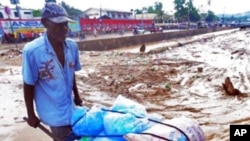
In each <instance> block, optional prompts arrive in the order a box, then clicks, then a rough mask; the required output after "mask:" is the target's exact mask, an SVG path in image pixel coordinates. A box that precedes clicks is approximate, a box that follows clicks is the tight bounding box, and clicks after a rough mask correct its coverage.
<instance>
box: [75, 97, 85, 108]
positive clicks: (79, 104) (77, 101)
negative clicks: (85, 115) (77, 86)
mask: <svg viewBox="0 0 250 141" xmlns="http://www.w3.org/2000/svg"><path fill="white" fill-rule="evenodd" d="M74 102H75V104H76V105H77V106H83V105H82V100H81V99H80V98H77V97H76V98H75V99H74Z"/></svg>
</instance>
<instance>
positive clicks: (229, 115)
mask: <svg viewBox="0 0 250 141" xmlns="http://www.w3.org/2000/svg"><path fill="white" fill-rule="evenodd" d="M249 36H250V30H248V29H246V30H233V31H228V32H225V33H223V34H209V35H202V36H195V37H190V38H185V39H176V40H172V41H162V42H159V43H157V44H146V52H144V53H140V52H139V47H140V46H138V47H136V46H134V47H133V48H127V49H124V48H123V49H119V50H112V51H104V52H96V51H91V52H86V51H82V52H80V57H81V63H82V66H83V67H82V70H81V71H79V72H77V85H78V89H79V92H80V94H81V98H82V99H83V100H84V102H85V104H86V105H87V106H91V105H94V104H100V105H104V106H111V105H112V104H113V102H114V101H115V99H116V98H117V96H118V95H123V96H124V97H127V98H129V99H131V100H134V101H136V102H138V103H140V104H143V105H144V106H145V107H146V109H147V112H149V113H157V114H160V115H162V116H164V118H166V119H172V118H177V117H181V116H185V117H188V118H192V119H195V120H197V121H198V122H199V123H200V125H201V128H202V129H203V131H204V133H205V136H206V140H209V141H228V140H229V125H230V124H248V123H249V122H250V100H249V94H250V83H249V79H248V77H247V76H248V75H249V74H250V71H248V69H247V67H248V64H249V61H248V54H250V38H249ZM190 40H192V41H190ZM185 42H188V43H185ZM174 44H178V45H174ZM0 65H1V66H0V67H1V69H0V78H1V80H4V81H1V83H0V86H1V88H3V87H4V88H5V89H4V91H5V94H6V93H9V94H11V93H13V91H14V92H19V93H21V92H22V80H21V57H20V55H16V54H15V53H14V52H9V54H8V53H5V54H4V55H1V60H0ZM14 77H17V78H18V79H13V78H14ZM227 77H229V78H230V80H231V81H232V84H233V85H234V87H235V88H236V89H238V90H239V91H240V92H241V94H239V95H228V94H226V92H225V90H224V89H223V87H222V83H224V82H225V79H226V78H227ZM12 84H13V85H12ZM10 85H11V86H10ZM13 87H15V88H16V89H15V88H13ZM8 88H9V89H8ZM1 97H3V94H1ZM7 100H9V101H8V102H6V99H5V101H3V100H2V102H3V103H6V104H7V103H11V102H12V103H15V106H13V107H12V108H16V107H19V108H21V109H19V110H18V112H17V113H15V112H12V116H13V117H12V120H13V121H14V122H13V121H9V120H7V118H6V115H5V114H4V112H1V113H0V114H1V120H2V121H5V124H6V122H7V123H8V125H11V124H15V121H20V117H19V116H20V114H21V113H23V112H24V111H25V110H24V108H25V105H24V102H23V99H22V95H21V94H19V95H18V96H12V97H11V98H9V99H7ZM1 108H2V109H7V108H8V106H6V107H4V106H1ZM2 109H1V110H2ZM12 111H13V110H12ZM15 114H16V115H15ZM15 117H16V118H15ZM0 125H1V126H3V122H1V123H0ZM0 129H1V128H0Z"/></svg>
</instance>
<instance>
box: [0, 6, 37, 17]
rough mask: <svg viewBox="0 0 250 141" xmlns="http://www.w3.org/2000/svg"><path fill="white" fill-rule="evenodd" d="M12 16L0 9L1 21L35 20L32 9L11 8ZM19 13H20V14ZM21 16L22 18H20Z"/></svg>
mask: <svg viewBox="0 0 250 141" xmlns="http://www.w3.org/2000/svg"><path fill="white" fill-rule="evenodd" d="M9 10H10V15H9V16H8V15H7V13H6V12H5V8H0V19H8V18H10V19H34V18H35V17H33V13H32V11H33V10H32V9H21V8H19V10H17V9H16V8H10V9H9ZM18 11H19V12H18ZM19 14H20V17H19Z"/></svg>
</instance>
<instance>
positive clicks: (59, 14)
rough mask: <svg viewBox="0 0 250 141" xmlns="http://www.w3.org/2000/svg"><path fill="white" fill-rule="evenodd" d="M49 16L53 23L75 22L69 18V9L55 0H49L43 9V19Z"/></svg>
mask: <svg viewBox="0 0 250 141" xmlns="http://www.w3.org/2000/svg"><path fill="white" fill-rule="evenodd" d="M44 18H47V19H49V20H50V21H52V22H53V23H63V22H74V21H73V20H72V19H70V18H69V15H68V13H67V11H66V10H65V9H64V8H63V7H62V6H61V5H58V4H56V3H54V2H48V3H46V4H45V6H44V8H43V9H42V19H44Z"/></svg>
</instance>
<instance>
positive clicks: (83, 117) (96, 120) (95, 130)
mask: <svg viewBox="0 0 250 141" xmlns="http://www.w3.org/2000/svg"><path fill="white" fill-rule="evenodd" d="M103 109H105V108H100V107H97V106H93V107H92V108H91V109H90V110H89V111H87V109H86V108H77V109H76V110H75V111H74V114H73V117H72V125H73V128H72V129H73V132H74V134H76V135H78V136H89V137H93V139H91V140H92V141H99V140H100V141H125V139H124V138H123V135H126V134H127V133H141V132H143V131H145V130H146V129H148V128H150V127H152V126H153V124H154V123H152V122H150V121H149V120H148V118H153V119H155V120H162V117H160V116H157V115H153V116H152V115H151V116H150V115H148V114H147V112H146V109H145V107H144V106H143V105H140V104H138V103H136V102H134V101H132V100H129V99H127V98H125V97H123V96H121V95H119V96H118V98H117V99H116V101H115V102H114V104H113V106H112V107H110V108H109V109H107V110H103ZM97 136H99V137H97Z"/></svg>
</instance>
